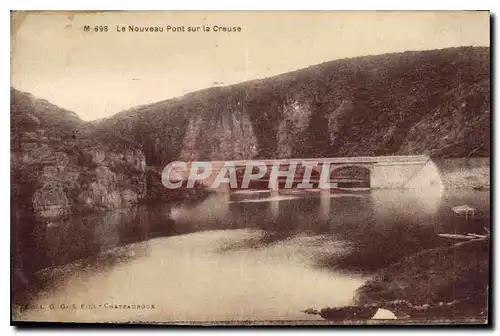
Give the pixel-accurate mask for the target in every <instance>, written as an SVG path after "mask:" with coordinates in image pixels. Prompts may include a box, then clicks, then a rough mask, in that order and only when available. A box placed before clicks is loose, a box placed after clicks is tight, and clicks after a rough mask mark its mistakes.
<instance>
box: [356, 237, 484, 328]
mask: <svg viewBox="0 0 500 336" xmlns="http://www.w3.org/2000/svg"><path fill="white" fill-rule="evenodd" d="M489 254H490V252H489V240H488V239H477V240H473V241H468V242H462V243H458V244H454V245H451V246H447V247H439V248H436V249H431V250H426V251H423V252H421V253H418V254H416V255H413V256H410V257H407V258H405V259H403V260H402V261H400V262H398V263H396V264H394V265H392V266H390V267H388V268H386V269H384V270H382V271H381V272H379V274H378V275H376V276H375V277H374V278H373V279H372V280H370V281H369V282H367V283H366V284H365V285H364V286H363V287H361V288H360V289H359V290H358V294H357V298H356V303H357V305H366V304H379V305H381V306H383V307H385V308H386V309H392V310H393V311H394V312H395V313H396V315H399V316H401V317H402V316H405V315H406V316H407V317H409V318H416V319H419V318H425V319H443V318H457V319H466V318H478V317H479V318H480V317H485V316H486V315H487V293H488V281H489ZM398 305H399V306H400V308H398Z"/></svg>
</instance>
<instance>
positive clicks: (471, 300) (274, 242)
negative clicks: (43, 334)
mask: <svg viewBox="0 0 500 336" xmlns="http://www.w3.org/2000/svg"><path fill="white" fill-rule="evenodd" d="M10 19H11V23H10V24H11V36H10V44H11V45H10V47H11V80H10V184H11V185H10V242H11V244H10V260H11V265H10V278H11V288H10V292H11V312H10V314H11V316H10V318H11V324H12V325H27V324H33V323H35V322H44V323H45V322H50V323H52V324H60V323H78V324H97V323H99V324H101V323H104V324H140V325H188V326H221V325H222V326H255V325H259V326H260V325H264V326H266V325H269V326H277V325H279V326H313V325H314V326H317V325H320V326H337V325H342V326H345V325H347V326H353V327H354V326H360V325H370V326H375V325H449V326H453V325H488V324H490V323H491V316H490V313H491V310H492V308H491V305H492V303H491V300H490V291H491V284H490V279H491V275H490V260H491V246H490V230H491V225H490V224H491V218H492V217H491V216H492V211H491V204H490V202H491V195H490V182H491V177H490V156H491V151H490V150H491V120H492V116H491V112H492V111H491V109H492V104H491V93H490V89H491V59H490V55H491V51H490V24H491V22H492V17H491V14H490V12H489V11H326V10H325V11H11V13H10Z"/></svg>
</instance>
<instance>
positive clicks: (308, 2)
mask: <svg viewBox="0 0 500 336" xmlns="http://www.w3.org/2000/svg"><path fill="white" fill-rule="evenodd" d="M498 3H499V2H498V1H493V0H490V1H484V0H474V1H464V0H454V1H435V0H434V1H424V0H419V1H416V2H415V1H400V0H399V1H387V0H379V1H369V0H366V1H355V0H350V1H343V2H332V1H327V0H323V1H318V0H301V1H298V0H288V1H280V2H278V1H270V0H253V1H247V2H241V1H234V0H233V1H227V0H226V1H221V0H211V1H203V0H196V1H195V0H183V1H178V2H170V3H168V4H167V3H165V2H163V1H162V2H160V1H150V0H140V1H137V0H135V1H131V0H122V1H119V2H115V3H113V2H111V1H104V0H87V1H78V2H75V1H72V2H68V1H54V0H46V1H43V2H38V1H34V0H30V1H27V0H18V1H10V2H8V1H4V2H2V3H1V5H0V6H1V7H6V8H5V9H4V8H2V9H4V10H2V11H1V12H0V13H1V16H0V24H1V26H0V32H1V36H2V44H1V45H2V46H3V47H4V49H3V50H2V53H1V54H0V55H1V57H2V65H3V66H2V68H1V70H2V76H1V78H3V79H4V81H5V82H4V83H5V86H4V89H3V90H2V91H1V92H2V95H1V98H2V106H4V107H5V108H6V110H5V111H4V113H2V114H1V118H2V120H1V121H0V127H2V130H1V132H0V136H1V137H2V141H1V142H0V151H1V153H0V158H1V160H2V162H1V164H0V169H1V177H2V184H1V186H2V188H1V201H2V203H1V204H3V208H2V214H3V216H4V217H3V223H2V227H1V230H2V232H1V233H2V234H1V235H0V236H1V237H2V243H1V244H0V246H1V249H2V250H1V252H0V254H1V257H2V266H3V274H4V276H3V277H2V278H1V282H2V290H1V291H0V293H1V297H0V299H1V300H0V302H1V312H0V316H1V318H2V320H1V329H2V330H1V333H2V334H5V335H7V334H12V333H14V332H16V330H14V329H13V328H9V327H8V326H9V324H10V319H9V318H10V287H9V275H8V274H10V269H8V268H9V256H10V249H9V246H10V241H9V237H10V230H9V223H10V217H9V211H8V209H9V204H10V185H9V184H10V182H9V180H10V171H9V159H8V158H9V157H10V148H9V144H10V137H9V134H10V129H9V115H10V112H9V111H10V103H9V102H10V94H8V93H7V92H10V89H9V88H10V57H9V56H8V55H9V52H8V50H10V33H9V31H10V16H9V15H10V14H9V12H8V10H10V9H17V10H35V9H37V10H105V9H120V10H208V9H209V10H250V9H251V10H417V9H418V10H486V9H491V10H493V13H497V14H498V12H499V11H498V6H499V5H498ZM496 24H497V25H498V22H497V23H496ZM495 31H496V29H495ZM497 39H498V36H497V35H494V41H492V45H497ZM497 61H498V58H497V57H495V59H494V60H493V62H494V63H495V64H497ZM494 84H495V83H494ZM493 88H494V91H495V92H494V93H493V92H492V95H493V97H496V96H497V95H496V94H497V93H498V92H497V89H496V87H495V86H494V85H493ZM8 89H9V90H8ZM8 106H9V107H8ZM493 106H497V104H496V103H494V104H493ZM494 113H495V117H498V116H497V115H496V111H494ZM494 144H495V146H494V147H495V148H496V149H497V150H498V148H500V147H499V145H500V144H499V140H498V137H495V141H494ZM495 154H497V155H498V153H497V152H496V153H495ZM498 169H500V168H498V167H496V168H495V175H498V174H499V171H498ZM492 206H493V207H494V208H495V209H500V204H499V201H498V198H497V197H495V203H494V204H492ZM496 222H497V221H495V223H494V225H495V226H496V224H497V223H496ZM495 236H496V235H495ZM496 252H497V251H496V249H495V256H494V260H495V264H496V262H497V261H498V254H497V253H496ZM495 266H496V265H495ZM496 280H497V279H496V278H495V281H494V283H493V284H491V285H492V286H494V287H495V290H494V293H495V300H494V302H495V303H496V306H495V310H494V311H495V316H494V317H493V319H494V321H496V322H498V321H499V320H498V311H499V309H498V292H499V290H498V288H497V286H496V285H497V283H498V282H497V281H496ZM368 330H370V331H374V330H373V329H357V331H354V330H349V331H347V330H345V329H342V330H340V329H330V330H329V331H330V332H332V333H335V334H338V333H340V334H342V333H347V332H349V334H352V332H354V333H363V332H366V331H368ZM378 330H379V331H382V332H389V331H392V332H394V330H393V329H391V330H387V329H384V330H381V329H378ZM165 331H167V332H170V333H172V332H177V331H173V330H165ZM259 331H260V332H262V333H263V334H268V333H270V332H271V331H269V330H266V331H264V330H259ZM443 331H444V330H441V329H436V330H435V331H430V330H428V331H427V332H429V333H431V334H436V335H437V334H441V333H442V332H443ZM42 332H44V333H45V334H63V333H68V332H71V333H72V334H83V333H87V332H91V333H92V334H97V335H99V334H104V332H106V330H89V331H82V330H78V331H77V330H71V329H68V330H50V331H36V332H34V334H38V333H42ZM118 332H119V333H120V334H123V335H130V334H145V333H146V332H147V331H146V330H141V331H140V332H138V331H137V330H135V329H130V330H119V331H118ZM185 332H187V333H188V334H190V333H198V332H200V331H199V330H190V331H184V332H183V334H184V333H185ZM217 332H218V330H211V331H210V333H217ZM229 332H236V330H234V329H231V331H229ZM295 332H299V333H302V334H306V333H312V332H314V330H313V329H311V330H308V331H305V330H300V331H295ZM452 332H453V333H461V332H467V333H470V332H472V330H471V329H462V330H458V329H454V330H452ZM396 333H403V330H399V331H396Z"/></svg>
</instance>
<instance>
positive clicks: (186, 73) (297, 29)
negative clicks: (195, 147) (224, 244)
mask: <svg viewBox="0 0 500 336" xmlns="http://www.w3.org/2000/svg"><path fill="white" fill-rule="evenodd" d="M489 24H490V18H489V13H488V12H429V11H427V12H425V11H421V12H321V11H310V12H230V11H226V12H203V11H198V12H183V11H179V12H97V13H83V12H80V13H68V12H44V13H37V12H31V13H16V14H15V15H14V16H13V19H12V24H11V27H12V34H11V71H12V73H11V85H12V86H13V87H15V88H17V89H19V90H21V91H26V92H30V93H32V94H34V95H35V96H37V97H39V98H44V99H47V100H49V101H50V102H52V103H54V104H56V105H59V106H61V107H64V108H66V109H69V110H72V111H74V112H76V113H77V114H78V115H79V116H80V117H81V118H82V119H84V120H95V119H100V118H105V117H109V116H111V115H113V114H115V113H118V112H120V111H122V110H124V109H127V108H130V107H133V106H136V105H142V104H147V103H152V102H156V101H160V100H165V99H168V98H172V97H176V96H181V95H183V94H185V93H188V92H192V91H196V90H199V89H203V88H207V87H211V86H215V85H230V84H235V83H239V82H244V81H247V80H252V79H257V78H265V77H271V76H274V75H278V74H281V73H285V72H288V71H292V70H296V69H300V68H305V67H308V66H310V65H314V64H318V63H322V62H325V61H331V60H335V59H341V58H347V57H355V56H362V55H376V54H383V53H388V52H400V51H406V50H428V49H441V48H447V47H454V46H489V40H490V27H489ZM85 25H89V26H90V27H91V28H94V27H96V26H98V27H99V26H107V28H108V31H107V32H93V31H91V32H85V31H84V26H85ZM129 25H133V26H136V27H139V26H143V27H145V26H153V27H155V26H158V27H160V26H161V27H163V29H164V31H163V32H156V33H155V32H128V31H127V30H128V26H129ZM168 25H170V26H172V27H178V26H184V27H185V28H184V29H185V31H184V32H172V31H169V32H167V31H166V27H167V26H168ZM203 25H205V26H208V27H210V28H213V26H215V25H217V26H227V27H240V28H241V31H240V32H220V31H219V32H215V31H213V29H211V31H210V32H204V31H200V32H188V31H187V30H188V27H197V26H200V27H201V26H203ZM121 27H124V28H125V30H126V32H118V31H117V29H121Z"/></svg>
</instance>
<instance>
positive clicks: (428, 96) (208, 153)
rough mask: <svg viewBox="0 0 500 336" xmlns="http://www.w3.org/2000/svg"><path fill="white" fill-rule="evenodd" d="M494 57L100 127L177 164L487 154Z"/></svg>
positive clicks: (381, 71)
mask: <svg viewBox="0 0 500 336" xmlns="http://www.w3.org/2000/svg"><path fill="white" fill-rule="evenodd" d="M489 53H490V50H489V48H476V47H460V48H449V49H442V50H432V51H419V52H404V53H395V54H386V55H379V56H367V57H358V58H352V59H343V60H337V61H333V62H328V63H323V64H319V65H316V66H312V67H309V68H306V69H302V70H298V71H294V72H290V73H286V74H283V75H279V76H276V77H272V78H266V79H262V80H255V81H250V82H245V83H241V84H238V85H232V86H227V87H214V88H210V89H206V90H202V91H198V92H193V93H190V94H187V95H185V96H183V97H180V98H175V99H170V100H166V101H162V102H158V103H154V104H150V105H145V106H140V107H137V108H133V109H130V110H128V111H125V112H122V113H119V114H117V115H115V116H114V117H112V118H109V119H106V120H103V121H101V122H100V123H98V124H97V125H96V127H97V128H98V129H101V130H113V131H114V132H117V133H119V134H123V135H126V137H127V139H129V140H130V141H133V142H134V143H137V144H138V145H139V146H140V147H141V148H142V149H143V150H144V153H145V156H146V161H147V163H148V164H150V165H155V166H163V165H164V164H166V163H168V162H170V161H173V160H206V159H210V160H223V159H244V158H289V157H321V156H329V157H337V156H361V155H368V156H369V155H390V154H398V155H401V154H403V155H404V154H429V155H431V156H433V157H469V156H489V153H490V146H489V144H490V132H489V128H490V58H489Z"/></svg>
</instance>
